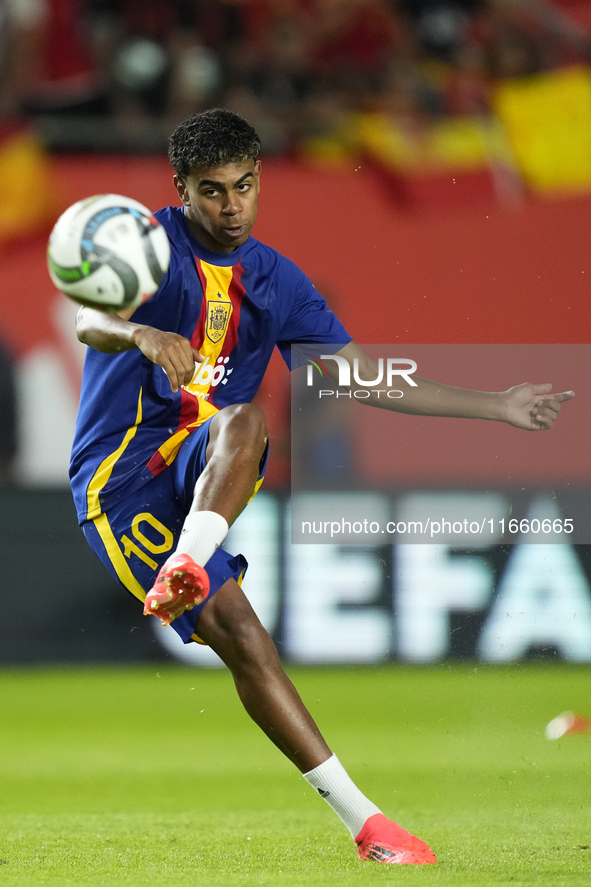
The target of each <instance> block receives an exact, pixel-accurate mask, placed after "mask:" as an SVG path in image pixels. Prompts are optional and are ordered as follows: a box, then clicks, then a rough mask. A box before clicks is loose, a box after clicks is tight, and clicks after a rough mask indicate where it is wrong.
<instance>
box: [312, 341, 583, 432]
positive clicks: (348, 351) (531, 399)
mask: <svg viewBox="0 0 591 887" xmlns="http://www.w3.org/2000/svg"><path fill="white" fill-rule="evenodd" d="M337 356H338V357H344V358H345V360H346V361H347V363H348V364H349V366H350V367H351V369H353V362H354V360H356V361H357V377H358V378H359V379H376V378H377V376H378V365H377V364H376V362H375V361H374V360H372V359H371V358H370V357H368V355H367V354H366V353H365V352H364V351H363V349H362V348H361V347H360V346H359V345H357V343H356V342H349V344H348V345H345V347H344V348H341V350H340V351H338V352H337ZM326 369H327V371H328V374H329V376H330V378H331V379H332V380H333V381H334V382H338V366H337V364H336V361H332V360H331V361H327V367H326ZM412 379H413V381H414V382H415V383H416V386H412V385H409V384H408V383H407V382H405V381H404V379H402V380H401V382H400V385H399V386H398V388H399V390H402V391H403V396H402V397H396V398H390V397H388V396H387V393H386V396H384V393H385V391H387V389H386V386H385V385H384V386H382V385H380V386H377V387H376V388H373V389H372V388H368V389H367V390H368V391H370V396H369V398H364V399H363V400H360V401H359V402H360V403H365V404H369V405H370V406H375V407H379V408H380V409H385V410H392V411H394V412H398V413H409V414H411V415H415V416H449V417H454V418H459V419H488V420H491V421H497V422H507V423H508V424H509V425H513V426H514V427H515V428H523V429H525V430H527V431H542V430H545V429H549V428H552V426H553V424H554V422H555V421H556V418H557V416H558V413H559V412H560V409H561V406H560V405H561V404H562V403H564V402H565V401H567V400H570V399H571V398H572V397H574V391H564V392H561V393H560V394H551V393H550V392H551V390H552V385H551V384H550V383H546V384H542V385H533V384H531V383H530V382H524V383H523V384H522V385H516V386H515V387H513V388H509V389H508V390H507V391H474V390H472V389H469V388H455V387H453V386H451V385H442V384H440V383H439V382H433V381H431V380H429V379H422V378H420V377H419V376H415V375H413V376H412ZM378 389H381V392H382V393H381V394H378Z"/></svg>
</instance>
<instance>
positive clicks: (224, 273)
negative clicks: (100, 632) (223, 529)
mask: <svg viewBox="0 0 591 887" xmlns="http://www.w3.org/2000/svg"><path fill="white" fill-rule="evenodd" d="M195 261H196V265H197V273H198V274H199V279H200V280H201V285H202V287H203V293H204V298H203V304H202V308H201V313H200V315H199V320H198V321H197V325H196V327H195V330H194V332H193V335H192V336H191V345H192V346H193V347H194V348H196V349H197V350H198V351H199V353H200V354H201V356H202V357H203V363H201V364H199V365H198V366H197V368H196V370H195V375H194V376H193V378H192V380H191V381H190V382H189V384H188V385H183V386H182V388H181V397H182V404H181V412H180V417H179V425H178V429H177V430H176V431H175V433H174V434H172V435H171V436H170V437H169V438H168V439H167V440H165V441H164V443H163V444H162V446H160V447H158V450H157V451H156V452H155V453H154V455H153V456H152V458H151V459H150V461H149V462H148V468H149V469H150V471H151V472H152V474H153V475H154V476H156V475H158V474H160V472H162V471H164V469H165V468H166V467H167V466H168V465H170V464H171V462H173V460H174V459H175V458H176V455H177V453H178V451H179V448H180V446H181V444H182V443H183V441H184V440H186V438H187V437H188V436H189V434H190V433H191V431H193V430H194V429H195V428H198V427H199V426H200V425H202V424H203V422H206V421H207V420H208V419H211V417H212V416H214V415H215V414H216V413H217V412H218V411H219V409H220V408H219V407H217V406H215V404H213V403H211V401H210V399H209V398H210V389H211V385H212V381H213V379H214V373H215V369H216V365H218V362H219V363H222V362H223V360H224V358H228V357H229V356H230V354H231V352H232V349H233V348H234V347H235V345H236V342H237V341H238V325H239V323H240V308H241V305H242V299H243V297H244V287H243V286H242V283H241V277H242V270H243V269H242V265H241V264H240V263H238V264H236V265H231V266H228V267H221V266H219V265H210V264H209V263H208V262H204V261H202V260H201V259H199V258H197V257H196V258H195Z"/></svg>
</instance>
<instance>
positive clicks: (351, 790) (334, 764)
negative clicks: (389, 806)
mask: <svg viewBox="0 0 591 887" xmlns="http://www.w3.org/2000/svg"><path fill="white" fill-rule="evenodd" d="M303 777H304V779H305V780H306V781H307V782H308V783H309V784H310V785H311V786H312V787H313V788H315V789H316V791H317V792H318V794H319V795H321V796H322V797H323V798H324V800H325V801H326V803H327V804H330V806H331V807H332V809H333V810H334V812H335V813H336V814H337V816H339V817H340V818H341V819H342V821H343V822H344V824H345V825H346V826H347V828H348V829H349V831H350V832H351V836H352V837H353V838H356V837H357V835H358V834H359V832H360V831H361V829H362V828H363V826H364V825H365V822H366V820H368V819H369V817H370V816H373V815H374V813H381V812H382V811H381V810H380V808H379V807H376V805H375V804H373V803H372V802H371V801H370V800H369V798H366V797H365V795H364V794H363V792H360V791H359V789H358V788H357V786H356V785H355V783H354V782H353V780H352V779H351V777H350V776H349V774H348V773H347V771H346V770H345V768H344V767H343V765H342V764H341V762H340V761H339V759H338V758H337V756H336V755H332V757H330V758H329V759H328V761H324V763H322V764H320V765H319V766H318V767H315V768H314V769H313V770H310V771H309V772H308V773H304V774H303Z"/></svg>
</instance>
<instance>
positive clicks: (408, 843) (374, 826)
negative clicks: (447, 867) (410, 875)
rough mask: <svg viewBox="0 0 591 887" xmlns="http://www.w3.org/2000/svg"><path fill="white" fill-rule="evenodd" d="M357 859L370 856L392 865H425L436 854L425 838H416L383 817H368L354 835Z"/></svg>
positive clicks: (434, 860)
mask: <svg viewBox="0 0 591 887" xmlns="http://www.w3.org/2000/svg"><path fill="white" fill-rule="evenodd" d="M355 843H356V844H357V855H358V856H359V859H373V860H375V862H384V863H387V864H394V865H428V864H429V863H433V862H437V857H436V856H435V854H434V853H433V851H432V850H431V848H430V847H428V846H427V844H425V842H424V841H421V840H419V838H415V836H414V835H411V834H410V832H407V831H405V830H404V829H403V828H400V826H399V825H396V823H395V822H392V820H391V819H388V818H387V817H386V816H384V814H383V813H374V815H373V816H370V817H369V819H368V820H367V822H366V823H365V825H364V826H363V828H362V829H361V831H360V832H359V834H358V835H357V837H356V838H355Z"/></svg>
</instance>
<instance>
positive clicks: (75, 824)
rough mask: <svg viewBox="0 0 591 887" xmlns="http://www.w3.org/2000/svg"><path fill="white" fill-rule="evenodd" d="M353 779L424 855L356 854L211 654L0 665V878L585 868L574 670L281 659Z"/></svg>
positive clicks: (286, 877) (590, 743) (446, 874)
mask: <svg viewBox="0 0 591 887" xmlns="http://www.w3.org/2000/svg"><path fill="white" fill-rule="evenodd" d="M292 676H293V678H294V680H295V682H296V684H297V686H298V687H299V688H300V691H301V692H302V695H303V696H304V699H305V700H306V702H307V703H308V705H309V707H310V708H311V710H312V712H313V713H314V715H315V716H316V717H317V719H318V721H319V723H320V726H321V728H322V729H323V731H324V733H325V734H326V736H327V738H328V740H329V742H330V743H331V744H332V746H333V747H334V749H335V750H336V751H337V753H338V754H339V756H340V758H341V760H342V761H343V763H344V764H345V766H346V767H347V768H348V769H349V771H350V773H351V775H352V776H353V778H354V779H355V780H356V781H357V782H358V784H359V785H360V787H361V788H362V789H364V790H365V791H366V792H367V794H369V795H370V796H371V797H372V799H374V800H375V801H376V803H377V804H379V805H380V806H381V807H382V809H383V810H384V811H385V812H386V813H387V814H389V815H391V816H392V817H393V818H395V819H397V820H398V821H399V822H400V823H401V824H402V825H404V826H405V827H406V828H409V829H410V830H411V831H414V832H415V833H417V834H418V835H420V836H421V837H423V838H424V839H425V840H427V841H428V842H429V843H430V844H431V846H432V847H433V848H434V849H435V851H436V852H437V854H438V856H439V860H440V861H439V863H438V865H437V866H424V867H420V868H414V867H408V866H407V867H398V866H379V865H377V864H375V863H360V862H358V861H357V859H356V856H355V851H354V847H353V844H352V842H351V840H350V838H349V836H348V833H347V832H346V830H345V829H344V828H343V826H342V825H341V823H340V822H339V821H338V820H337V819H336V817H335V816H334V814H333V813H332V811H331V810H330V809H329V808H328V806H327V805H326V804H325V803H324V802H322V801H321V799H320V798H318V797H317V796H316V795H315V793H314V792H313V791H312V790H311V789H310V788H309V787H308V786H307V785H306V784H305V782H304V781H303V780H302V779H301V777H299V775H298V774H297V773H296V772H295V771H294V770H293V768H292V767H291V766H290V765H289V764H288V763H287V762H286V761H285V760H284V759H283V758H282V756H281V755H280V754H279V752H277V751H276V750H275V749H274V747H273V746H271V745H270V744H269V742H268V741H267V740H266V739H265V738H264V737H263V736H262V734H259V732H258V730H257V728H256V727H255V726H254V725H253V724H252V723H251V722H250V721H249V720H248V718H247V717H246V715H245V714H244V713H243V711H242V709H241V707H240V705H239V703H238V700H237V699H236V697H235V693H234V689H233V685H232V683H231V680H230V678H229V676H228V674H227V673H225V672H208V671H204V672H198V671H192V670H186V669H182V668H163V667H153V668H138V669H108V668H104V669H87V670H76V671H71V670H59V669H53V670H47V669H45V670H43V671H41V670H39V671H37V670H35V671H4V672H0V718H1V721H0V724H1V726H0V761H1V767H0V860H1V862H0V885H6V887H13V885H39V884H47V885H54V887H55V885H77V884H81V885H93V887H98V885H133V887H136V885H137V887H140V885H158V887H176V885H185V884H192V885H203V887H206V885H215V887H218V885H232V887H246V885H248V887H250V885H259V884H263V885H269V887H270V885H273V887H275V885H298V887H299V885H301V887H325V885H326V887H349V885H355V887H365V885H369V884H372V885H373V884H381V883H383V882H396V883H397V884H403V885H407V884H411V883H412V884H419V883H420V884H421V885H423V884H427V883H429V884H431V883H432V884H434V885H437V887H468V885H470V887H472V885H473V887H476V885H478V887H487V885H495V887H497V885H499V887H500V885H511V887H525V885H540V887H541V885H544V887H578V885H581V887H582V885H588V884H590V883H591V813H590V810H589V798H590V794H591V788H590V772H589V771H590V769H591V767H590V751H591V738H590V737H589V736H572V735H571V736H567V737H565V738H564V739H562V740H559V741H557V742H548V740H547V739H546V738H545V736H544V726H545V724H546V723H547V722H548V721H549V720H550V718H552V717H554V716H555V715H557V714H558V713H559V712H561V711H562V710H564V709H574V710H577V711H582V712H589V711H591V680H590V678H591V670H589V669H588V668H582V667H581V668H569V667H565V666H556V665H555V666H550V665H531V666H527V667H525V666H521V667H514V668H500V669H495V668H483V667H480V666H479V667H475V666H474V665H465V666H459V665H454V666H451V667H449V666H447V665H445V666H441V667H438V668H436V669H418V668H401V667H387V668H384V669H364V668H355V669H354V668H346V669H328V670H305V669H296V670H294V671H293V673H292Z"/></svg>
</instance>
